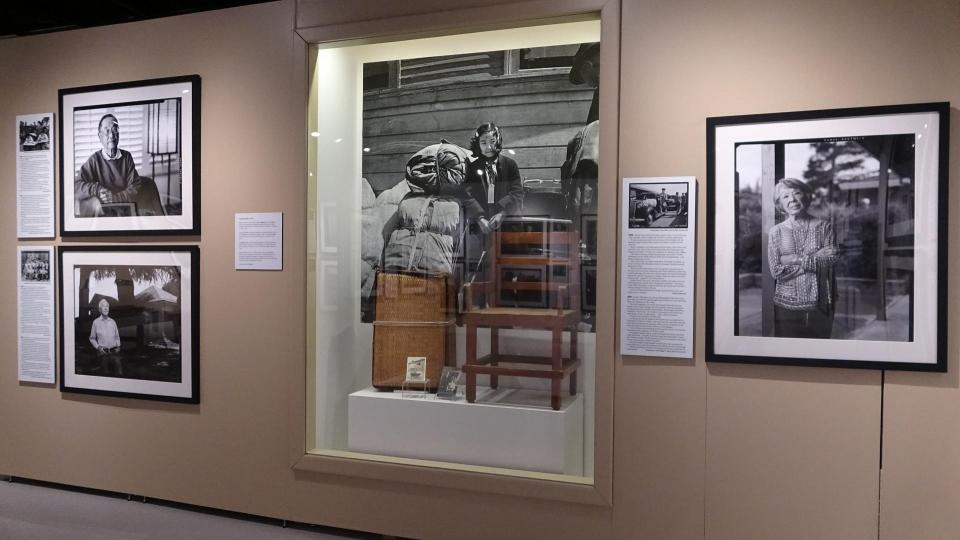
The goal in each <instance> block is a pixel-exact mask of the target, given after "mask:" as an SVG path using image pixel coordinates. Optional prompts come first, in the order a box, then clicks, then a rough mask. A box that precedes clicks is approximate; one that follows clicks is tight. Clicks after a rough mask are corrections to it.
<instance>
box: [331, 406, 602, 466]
mask: <svg viewBox="0 0 960 540" xmlns="http://www.w3.org/2000/svg"><path fill="white" fill-rule="evenodd" d="M348 407H349V421H348V433H347V445H348V447H349V449H350V450H351V451H354V452H365V453H370V454H381V455H388V456H396V457H406V458H414V459H427V460H434V461H446V462H451V463H463V464H468V465H484V466H490V467H503V468H507V469H520V470H529V471H539V472H548V473H557V474H569V475H578V476H579V475H582V474H583V394H577V395H576V396H570V395H564V398H563V403H562V404H561V407H560V410H559V411H554V410H552V409H551V408H550V395H549V394H548V393H545V392H541V391H536V390H526V389H499V390H491V389H489V388H477V402H476V403H467V402H466V401H462V400H461V401H446V400H441V399H437V398H436V395H433V394H427V395H426V397H425V398H423V399H409V398H407V399H404V398H403V396H402V394H401V392H399V391H397V392H380V391H377V390H375V389H373V388H368V389H365V390H360V391H358V392H354V393H352V394H350V398H349V404H348Z"/></svg>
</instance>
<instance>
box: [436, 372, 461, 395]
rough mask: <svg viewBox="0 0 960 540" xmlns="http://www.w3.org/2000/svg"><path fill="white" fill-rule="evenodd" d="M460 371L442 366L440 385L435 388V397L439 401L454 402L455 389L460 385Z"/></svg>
mask: <svg viewBox="0 0 960 540" xmlns="http://www.w3.org/2000/svg"><path fill="white" fill-rule="evenodd" d="M460 373H461V372H460V370H459V369H457V368H454V367H450V366H444V367H443V372H442V373H441V374H440V385H439V386H438V387H437V397H438V398H440V399H447V400H451V401H453V400H456V399H457V388H458V387H459V385H460Z"/></svg>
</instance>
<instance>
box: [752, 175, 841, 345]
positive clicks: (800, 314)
mask: <svg viewBox="0 0 960 540" xmlns="http://www.w3.org/2000/svg"><path fill="white" fill-rule="evenodd" d="M812 199H813V190H812V189H811V188H810V186H808V185H807V184H806V183H805V182H803V181H802V180H798V179H796V178H784V179H782V180H780V181H779V182H777V186H776V189H774V203H775V207H776V210H777V211H778V212H782V213H783V214H785V215H786V219H784V220H783V221H782V222H780V223H778V224H776V225H774V226H773V227H771V228H770V232H769V238H768V245H767V254H768V258H769V263H770V273H771V274H773V278H774V280H775V281H776V287H775V290H774V295H773V309H774V325H773V331H774V335H775V336H776V337H798V338H816V339H829V338H830V335H831V333H832V331H833V316H834V312H835V310H836V303H837V286H836V279H835V278H834V273H833V266H834V264H835V263H836V261H837V245H836V238H835V237H834V232H833V225H832V224H831V223H830V222H829V221H827V220H825V219H821V218H818V217H815V216H812V215H810V213H809V211H808V209H809V207H810V202H811V200H812Z"/></svg>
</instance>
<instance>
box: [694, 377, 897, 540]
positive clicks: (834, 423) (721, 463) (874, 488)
mask: <svg viewBox="0 0 960 540" xmlns="http://www.w3.org/2000/svg"><path fill="white" fill-rule="evenodd" d="M879 383H880V374H879V373H878V372H873V371H871V372H857V371H852V370H839V369H836V370H826V369H807V368H792V367H782V366H735V365H711V366H710V381H709V383H708V388H707V395H708V403H707V405H708V410H707V477H706V485H707V490H706V520H707V524H706V526H707V529H706V537H707V538H711V539H736V540H743V539H754V538H755V539H764V538H780V539H788V538H796V539H801V538H820V539H834V538H835V539H838V540H840V539H855V538H860V539H868V538H876V536H877V511H878V504H877V502H878V499H877V498H878V493H879V474H878V468H879V461H880V417H879V414H878V409H879V405H880V385H879Z"/></svg>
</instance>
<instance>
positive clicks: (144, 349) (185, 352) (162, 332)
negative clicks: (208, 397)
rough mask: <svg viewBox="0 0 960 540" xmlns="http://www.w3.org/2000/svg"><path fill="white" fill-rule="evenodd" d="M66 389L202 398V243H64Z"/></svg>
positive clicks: (63, 377)
mask: <svg viewBox="0 0 960 540" xmlns="http://www.w3.org/2000/svg"><path fill="white" fill-rule="evenodd" d="M59 258H60V260H59V270H60V274H59V275H60V343H61V350H60V372H61V378H60V389H61V390H62V391H64V392H80V393H86V394H104V395H113V396H120V397H128V398H140V399H153V400H161V401H176V402H183V403H199V400H200V394H199V390H200V381H199V358H198V352H199V338H200V336H199V306H198V300H199V291H198V286H199V283H200V281H199V277H200V276H199V268H200V250H199V248H198V247H196V246H115V247H106V246H76V247H73V246H67V247H60V250H59Z"/></svg>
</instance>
